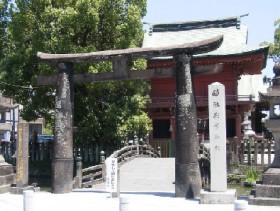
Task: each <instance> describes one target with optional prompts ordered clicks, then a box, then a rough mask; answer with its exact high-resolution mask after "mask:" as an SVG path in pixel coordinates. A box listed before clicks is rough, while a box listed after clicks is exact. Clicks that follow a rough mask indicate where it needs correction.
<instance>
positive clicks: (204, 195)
mask: <svg viewBox="0 0 280 211" xmlns="http://www.w3.org/2000/svg"><path fill="white" fill-rule="evenodd" d="M235 200H236V190H235V189H228V190H227V191H225V192H211V191H207V190H201V192H200V204H233V203H234V201H235Z"/></svg>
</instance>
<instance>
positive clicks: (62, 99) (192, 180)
mask: <svg viewBox="0 0 280 211" xmlns="http://www.w3.org/2000/svg"><path fill="white" fill-rule="evenodd" d="M222 41H223V37H222V36H217V37H214V38H211V39H208V40H203V41H200V42H196V43H187V44H183V45H175V46H167V47H160V48H133V49H123V50H109V51H100V52H92V53H81V54H46V53H41V52H38V53H37V56H38V58H39V59H40V60H41V61H42V62H45V63H51V64H56V65H58V67H59V74H58V75H55V76H47V77H46V76H44V77H38V78H37V83H38V84H41V85H54V84H57V86H56V89H57V92H56V105H55V107H56V108H55V110H56V112H55V144H54V153H53V154H54V155H53V156H54V159H53V167H52V170H53V171H52V192H53V193H67V192H71V191H72V182H73V135H72V133H73V129H72V124H73V120H72V110H73V107H74V102H73V84H74V83H87V82H96V81H117V80H132V79H149V78H157V77H174V76H175V75H176V81H177V84H176V93H177V95H176V99H177V100H176V145H177V146H176V170H175V171H176V181H175V184H176V185H175V186H176V196H177V197H187V198H194V197H196V196H198V193H199V192H200V188H201V181H200V171H199V168H198V142H197V138H196V131H197V129H196V107H195V103H194V96H193V88H192V80H191V68H190V58H191V55H195V54H201V53H206V52H209V51H212V50H215V49H217V48H218V47H219V46H220V45H221V43H222ZM186 55H190V56H186ZM160 56H172V57H173V58H174V61H175V69H173V68H158V69H149V70H136V71H129V70H128V62H127V61H128V59H138V58H142V59H150V58H154V57H160ZM99 61H111V62H112V63H113V65H112V66H113V71H112V72H106V73H95V74H89V73H85V74H82V75H73V64H74V63H85V62H99ZM221 69H222V65H220V64H218V65H209V66H202V67H196V68H193V69H192V73H193V74H204V73H208V74H209V73H213V72H217V71H219V70H221ZM175 73H176V74H175Z"/></svg>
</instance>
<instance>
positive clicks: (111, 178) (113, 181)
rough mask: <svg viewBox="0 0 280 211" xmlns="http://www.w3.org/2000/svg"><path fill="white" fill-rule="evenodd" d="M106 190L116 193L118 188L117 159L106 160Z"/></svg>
mask: <svg viewBox="0 0 280 211" xmlns="http://www.w3.org/2000/svg"><path fill="white" fill-rule="evenodd" d="M106 172H107V176H106V190H107V191H108V192H117V188H118V159H117V158H107V160H106Z"/></svg>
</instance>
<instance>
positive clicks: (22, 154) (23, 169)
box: [11, 123, 39, 194]
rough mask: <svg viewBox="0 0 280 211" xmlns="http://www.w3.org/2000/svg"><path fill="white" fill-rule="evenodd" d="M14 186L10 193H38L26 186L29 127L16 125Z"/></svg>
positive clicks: (36, 188)
mask: <svg viewBox="0 0 280 211" xmlns="http://www.w3.org/2000/svg"><path fill="white" fill-rule="evenodd" d="M16 159H17V161H16V162H17V164H16V186H15V187H11V193H13V194H22V193H23V191H25V190H34V191H38V190H39V188H38V187H33V186H29V185H28V177H29V165H28V163H29V125H28V123H19V124H18V137H17V151H16Z"/></svg>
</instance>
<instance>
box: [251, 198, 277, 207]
mask: <svg viewBox="0 0 280 211" xmlns="http://www.w3.org/2000/svg"><path fill="white" fill-rule="evenodd" d="M249 204H250V205H259V206H280V198H267V197H254V198H250V199H249Z"/></svg>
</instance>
